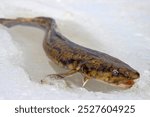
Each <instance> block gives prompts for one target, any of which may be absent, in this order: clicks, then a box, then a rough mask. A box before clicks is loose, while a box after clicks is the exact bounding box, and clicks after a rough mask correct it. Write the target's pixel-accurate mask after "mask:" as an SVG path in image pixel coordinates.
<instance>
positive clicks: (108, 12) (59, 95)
mask: <svg viewBox="0 0 150 117" xmlns="http://www.w3.org/2000/svg"><path fill="white" fill-rule="evenodd" d="M149 11H150V1H149V0H142V1H141V0H82V1H81V0H55V1H54V0H13V1H12V0H1V2H0V17H5V18H8V17H9V18H16V17H35V16H48V17H53V18H55V19H56V21H57V24H58V27H59V30H60V31H61V32H62V33H63V35H65V36H66V37H68V38H69V39H71V40H72V41H74V42H76V43H79V44H80V45H83V46H86V47H89V48H93V49H96V50H99V51H103V52H105V53H108V54H110V55H113V56H115V57H117V58H120V59H121V60H123V61H125V62H126V63H128V64H130V65H131V66H132V67H133V68H135V69H137V70H138V71H139V72H140V74H141V77H140V79H139V81H138V82H137V83H136V84H135V85H134V86H133V87H132V88H131V89H128V90H122V89H117V88H114V87H110V86H108V85H105V84H102V83H99V82H96V81H94V80H91V81H89V82H88V83H87V85H86V86H85V88H82V87H81V78H80V77H81V76H80V75H79V74H76V75H75V76H73V77H71V78H66V79H65V80H58V81H57V80H55V79H51V82H52V83H51V85H42V84H40V83H39V81H40V79H42V78H44V77H46V75H48V74H50V73H55V72H62V71H63V69H61V68H59V67H57V66H56V65H54V64H53V63H52V62H50V61H49V60H48V59H47V57H46V56H45V53H44V51H43V49H42V40H43V36H44V32H42V31H41V30H39V29H35V28H31V27H30V28H29V27H20V26H18V27H15V28H11V29H7V28H6V27H3V26H0V99H116V100H118V99H150V22H149V21H150V12H149Z"/></svg>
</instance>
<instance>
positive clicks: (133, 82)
mask: <svg viewBox="0 0 150 117" xmlns="http://www.w3.org/2000/svg"><path fill="white" fill-rule="evenodd" d="M137 81H138V79H134V80H130V82H131V84H127V82H126V83H120V84H118V85H117V86H118V87H121V88H125V89H127V88H131V87H132V86H133V85H134V84H135V83H136V82H137Z"/></svg>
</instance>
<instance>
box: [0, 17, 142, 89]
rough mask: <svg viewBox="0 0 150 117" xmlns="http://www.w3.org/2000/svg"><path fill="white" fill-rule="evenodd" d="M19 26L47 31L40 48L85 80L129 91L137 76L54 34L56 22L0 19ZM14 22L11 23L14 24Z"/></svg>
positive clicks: (120, 63)
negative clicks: (96, 81) (105, 83)
mask: <svg viewBox="0 0 150 117" xmlns="http://www.w3.org/2000/svg"><path fill="white" fill-rule="evenodd" d="M16 21H18V24H19V25H20V24H23V25H24V24H25V25H29V26H30V25H32V26H37V27H40V28H42V29H44V30H45V31H46V35H45V38H44V41H43V48H44V50H45V52H46V55H47V56H48V57H49V58H50V59H51V60H52V61H53V62H55V63H56V64H58V65H60V66H62V67H64V68H67V69H69V70H75V71H77V72H79V73H81V74H82V75H83V76H84V77H87V78H88V79H92V78H94V79H97V80H100V81H104V82H107V83H109V84H112V85H116V86H121V87H125V88H129V87H131V86H132V85H133V84H134V80H135V79H138V78H139V76H140V74H139V73H138V72H137V71H136V70H134V69H133V68H132V67H130V66H129V65H128V64H126V63H124V62H123V61H121V60H119V59H117V58H115V57H112V56H110V55H108V54H105V53H103V52H99V51H96V50H92V49H89V48H86V47H83V46H81V45H78V44H76V43H74V42H72V41H70V40H68V39H67V38H66V37H64V36H63V35H62V34H61V33H60V32H58V31H57V26H56V23H55V20H54V19H52V18H47V17H36V18H18V19H15V20H12V19H0V23H1V24H3V25H5V26H7V27H11V26H13V25H16ZM13 22H14V23H13Z"/></svg>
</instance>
